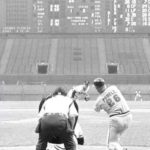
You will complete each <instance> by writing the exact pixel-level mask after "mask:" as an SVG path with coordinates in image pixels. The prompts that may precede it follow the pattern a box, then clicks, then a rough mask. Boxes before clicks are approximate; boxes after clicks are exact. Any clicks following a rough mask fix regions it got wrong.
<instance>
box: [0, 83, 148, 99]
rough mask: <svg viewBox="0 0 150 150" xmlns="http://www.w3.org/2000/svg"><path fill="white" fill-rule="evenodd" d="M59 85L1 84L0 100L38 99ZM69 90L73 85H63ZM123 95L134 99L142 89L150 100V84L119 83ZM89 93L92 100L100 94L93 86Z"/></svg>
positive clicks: (143, 97)
mask: <svg viewBox="0 0 150 150" xmlns="http://www.w3.org/2000/svg"><path fill="white" fill-rule="evenodd" d="M58 86H59V85H47V84H45V83H43V82H39V83H37V82H36V83H30V84H25V83H18V84H15V85H7V84H5V83H1V84H0V100H1V101H37V100H41V98H42V97H45V96H48V95H49V94H50V93H52V92H53V91H54V90H55V89H56V87H58ZM61 86H62V87H64V88H65V89H66V91H68V90H69V89H70V88H71V87H72V85H67V84H63V85H61ZM118 87H119V89H120V90H121V91H122V93H123V95H124V96H125V98H126V99H127V100H134V98H135V95H136V93H135V91H136V90H140V91H141V96H142V99H143V100H146V101H147V100H150V87H149V86H148V85H118ZM89 95H90V97H91V99H92V100H94V99H96V97H97V96H98V93H97V91H96V90H95V88H94V87H93V86H91V88H90V90H89Z"/></svg>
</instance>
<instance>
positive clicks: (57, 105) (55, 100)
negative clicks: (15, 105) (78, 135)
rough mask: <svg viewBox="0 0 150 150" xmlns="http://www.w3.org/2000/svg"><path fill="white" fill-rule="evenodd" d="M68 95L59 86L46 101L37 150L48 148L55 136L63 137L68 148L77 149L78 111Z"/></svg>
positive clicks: (41, 113) (43, 107)
mask: <svg viewBox="0 0 150 150" xmlns="http://www.w3.org/2000/svg"><path fill="white" fill-rule="evenodd" d="M66 95H67V93H66V92H65V90H64V89H63V88H61V87H59V88H57V89H56V90H55V91H54V93H53V94H52V97H50V98H49V99H48V100H46V101H45V102H44V104H43V106H42V108H41V111H40V112H39V117H40V119H39V121H40V132H39V139H38V143H37V145H36V150H46V148H47V143H48V142H50V143H53V138H54V137H56V138H59V139H61V141H62V142H63V143H64V146H65V148H66V150H76V142H75V140H74V124H75V118H76V116H78V112H77V110H76V109H75V106H74V105H73V100H72V99H70V98H69V97H67V96H66Z"/></svg>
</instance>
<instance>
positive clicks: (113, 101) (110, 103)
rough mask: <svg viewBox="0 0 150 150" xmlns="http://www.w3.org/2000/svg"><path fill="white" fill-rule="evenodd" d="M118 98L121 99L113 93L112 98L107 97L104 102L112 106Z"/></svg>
mask: <svg viewBox="0 0 150 150" xmlns="http://www.w3.org/2000/svg"><path fill="white" fill-rule="evenodd" d="M120 100H121V99H120V97H119V96H118V95H117V94H115V95H114V96H113V99H112V98H108V99H107V100H106V102H107V104H108V105H109V106H110V107H112V106H114V105H115V102H119V101H120Z"/></svg>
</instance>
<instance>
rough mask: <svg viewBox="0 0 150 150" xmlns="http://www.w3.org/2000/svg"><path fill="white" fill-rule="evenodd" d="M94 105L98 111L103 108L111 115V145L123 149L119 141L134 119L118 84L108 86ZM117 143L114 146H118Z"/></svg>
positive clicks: (109, 139) (109, 140) (109, 135)
mask: <svg viewBox="0 0 150 150" xmlns="http://www.w3.org/2000/svg"><path fill="white" fill-rule="evenodd" d="M94 107H95V108H94V109H95V111H97V112H100V110H102V109H103V110H104V111H105V112H107V114H108V115H109V117H110V123H109V131H108V144H109V146H110V147H111V146H112V147H113V144H114V145H115V144H116V145H117V146H118V149H117V150H122V147H121V146H120V145H118V144H117V143H119V138H120V135H121V134H122V133H123V132H124V131H125V130H126V129H127V128H128V126H129V124H130V122H131V120H132V115H131V114H130V109H129V107H128V105H127V102H126V100H125V98H124V96H123V95H122V94H121V92H120V90H119V89H118V88H117V87H116V86H110V87H107V88H106V90H105V91H104V92H103V93H101V94H100V95H99V97H98V98H97V100H96V103H95V106H94ZM110 143H111V144H110ZM116 145H115V146H114V147H117V146H116ZM119 146H120V147H119Z"/></svg>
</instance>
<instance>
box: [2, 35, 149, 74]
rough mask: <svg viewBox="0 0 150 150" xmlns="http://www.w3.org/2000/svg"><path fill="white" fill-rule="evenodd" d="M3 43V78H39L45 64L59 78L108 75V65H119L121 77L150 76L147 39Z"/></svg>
mask: <svg viewBox="0 0 150 150" xmlns="http://www.w3.org/2000/svg"><path fill="white" fill-rule="evenodd" d="M0 43H1V45H0V60H1V62H3V63H4V64H3V68H1V70H0V71H1V74H20V75H21V74H37V68H36V65H37V64H38V63H43V62H44V63H47V64H48V65H49V67H48V74H56V75H100V74H107V73H108V72H107V67H106V65H107V64H108V63H117V64H118V65H119V72H118V74H148V73H149V72H150V61H149V60H150V58H149V57H150V54H149V48H150V44H149V41H148V40H145V39H143V38H133V37H123V36H122V37H117V36H116V37H108V36H106V37H105V36H104V37H96V36H95V37H94V36H93V37H90V36H89V37H84V36H81V37H79V36H77V37H73V36H70V37H69V36H68V37H63V36H62V37H61V36H60V37H55V38H53V37H51V38H48V37H46V36H45V37H44V38H33V37H32V38H20V39H19V38H14V39H0ZM2 60H5V61H2ZM6 60H7V61H6Z"/></svg>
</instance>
